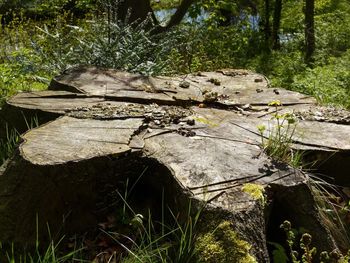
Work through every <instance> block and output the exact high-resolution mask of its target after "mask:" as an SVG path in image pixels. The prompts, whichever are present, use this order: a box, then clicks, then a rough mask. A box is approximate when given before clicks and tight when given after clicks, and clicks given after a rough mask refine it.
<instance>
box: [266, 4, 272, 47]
mask: <svg viewBox="0 0 350 263" xmlns="http://www.w3.org/2000/svg"><path fill="white" fill-rule="evenodd" d="M264 12H265V14H264V17H265V21H264V37H265V48H266V50H269V49H270V38H271V25H270V0H265V10H264Z"/></svg>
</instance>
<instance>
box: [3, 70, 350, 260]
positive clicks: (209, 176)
mask: <svg viewBox="0 0 350 263" xmlns="http://www.w3.org/2000/svg"><path fill="white" fill-rule="evenodd" d="M273 100H279V101H281V103H282V106H281V107H280V111H281V112H290V113H294V114H295V115H296V116H297V117H298V118H299V121H298V124H297V126H296V127H297V128H296V131H295V133H294V135H293V147H294V148H295V149H303V150H307V151H310V152H315V153H316V152H317V153H318V154H319V153H323V154H324V159H325V160H326V161H325V163H327V160H330V162H329V163H328V165H334V164H336V165H338V166H341V165H342V164H340V163H335V162H336V159H332V158H330V156H338V155H339V154H341V156H342V157H341V158H342V160H349V159H350V153H349V151H350V137H349V134H350V125H349V123H350V121H349V120H350V118H349V113H348V112H347V111H340V110H337V109H331V108H325V107H321V106H318V105H317V104H316V101H315V99H313V98H312V97H309V96H306V95H303V94H300V93H296V92H292V91H287V90H284V89H281V88H278V89H274V88H270V87H269V83H268V81H267V79H266V78H265V77H264V76H262V75H260V74H256V73H253V72H250V71H246V70H229V69H227V70H221V71H217V72H202V73H196V74H190V75H186V76H178V77H145V76H141V75H137V74H131V73H125V72H119V71H115V70H108V69H97V68H84V67H79V68H74V69H70V70H67V71H66V72H65V73H63V74H62V75H60V76H57V77H55V78H54V79H53V81H52V82H51V84H50V87H49V90H47V91H42V92H29V93H20V94H18V95H16V96H14V97H13V98H11V99H9V100H8V101H7V105H6V106H5V107H4V109H3V111H2V113H0V116H1V118H2V119H3V120H5V121H7V122H8V123H9V124H10V125H11V126H12V127H16V128H17V129H19V130H20V131H21V132H23V131H25V127H24V125H23V120H22V119H23V118H21V117H20V116H27V118H29V117H33V116H37V118H38V119H39V120H40V123H42V124H43V125H41V126H39V127H37V128H34V129H32V130H29V131H28V132H26V133H24V134H23V135H22V138H23V142H22V144H21V145H20V147H19V152H18V153H17V155H16V156H15V157H13V158H12V159H10V160H9V161H8V162H7V163H6V164H5V165H4V166H3V167H2V170H0V175H1V177H0V181H1V182H0V204H1V205H0V223H1V224H0V239H2V240H6V239H13V240H17V241H21V240H23V238H24V237H28V236H29V237H30V236H31V235H32V234H33V233H29V232H28V230H27V229H26V228H24V227H23V228H20V229H18V227H16V226H15V225H14V224H10V226H9V225H5V224H3V222H5V221H6V220H7V221H6V222H9V221H11V220H14V221H18V220H17V219H14V217H15V213H14V211H19V210H21V211H22V210H23V211H25V212H23V213H25V214H26V216H27V217H28V220H25V221H26V222H25V223H24V225H26V226H28V225H30V224H32V223H33V222H34V221H33V220H34V219H35V213H36V212H37V211H41V212H42V213H43V214H45V207H46V206H47V202H48V200H50V202H52V204H51V207H54V208H52V209H51V210H52V211H51V210H50V211H51V212H50V213H47V214H46V215H45V216H43V220H46V221H48V222H50V224H52V225H53V226H54V228H55V227H56V228H59V224H62V222H61V221H60V220H58V219H57V217H60V216H61V217H62V215H67V214H68V212H69V211H73V210H74V209H76V207H77V206H79V202H77V200H78V199H79V196H80V195H81V196H86V194H87V192H86V191H91V190H92V191H95V190H94V187H96V188H98V187H99V186H98V184H99V183H97V182H99V180H102V179H101V178H104V177H105V176H107V174H108V175H110V173H111V170H113V171H114V170H116V169H114V168H113V169H112V168H111V167H122V168H120V169H119V168H118V169H119V170H118V169H117V170H118V171H117V172H115V173H116V174H120V176H119V177H120V178H125V176H122V175H121V174H122V173H121V171H124V173H125V174H129V173H131V174H132V176H134V177H137V174H140V173H141V171H140V169H141V168H140V167H142V163H148V164H149V163H152V165H151V166H152V167H157V168H154V170H152V171H153V172H154V173H153V175H149V179H148V180H149V184H150V185H152V187H155V188H156V189H161V188H162V187H164V188H166V189H167V190H168V192H169V193H171V195H172V199H174V200H173V202H174V204H175V203H177V204H180V203H181V202H182V201H181V200H183V198H185V199H186V198H187V199H188V198H190V199H191V198H192V199H195V200H198V201H202V202H203V201H204V202H207V203H208V208H207V210H206V211H207V212H206V213H207V214H208V215H209V214H210V213H214V214H216V215H221V217H222V219H224V218H226V219H228V220H231V221H232V222H233V225H234V227H235V229H236V230H237V231H238V232H239V234H240V235H241V236H242V237H243V239H245V240H247V241H248V242H250V243H251V244H253V247H252V254H253V255H254V256H255V257H256V258H257V259H258V262H268V261H269V256H268V253H267V245H266V244H267V243H266V240H267V237H266V235H267V234H266V231H265V229H266V228H267V229H268V230H267V231H268V232H269V231H273V230H271V229H269V228H272V226H271V225H269V220H265V218H269V214H266V210H265V209H264V206H269V207H270V208H271V209H278V207H279V205H280V204H283V205H285V206H286V207H284V208H283V209H282V210H283V211H284V212H283V213H286V216H287V214H288V216H290V217H292V218H286V219H290V220H292V221H293V220H294V222H293V224H295V225H297V226H300V227H301V226H303V227H306V226H307V227H308V228H309V229H308V230H309V231H310V232H311V233H312V234H313V239H314V242H315V244H317V245H318V249H320V250H323V249H329V248H333V247H336V246H337V245H336V243H335V240H334V239H333V237H332V233H330V231H329V229H328V228H327V227H326V225H325V223H324V221H322V220H321V217H320V215H319V212H318V210H317V209H316V203H315V198H314V196H313V193H312V191H311V190H310V187H309V184H310V181H309V180H310V179H309V175H308V174H307V173H305V172H302V171H299V170H297V169H293V168H291V167H289V166H288V165H286V164H282V163H279V162H276V161H274V160H272V159H271V158H270V157H268V156H267V155H266V154H265V153H264V152H263V150H262V148H261V139H262V138H261V135H260V134H259V132H258V129H257V127H258V125H261V124H264V125H266V127H269V125H270V126H271V122H272V120H271V117H272V116H273V114H275V113H276V112H275V107H273V106H268V104H269V103H270V102H271V101H273ZM332 111H333V112H338V114H337V117H334V115H332V114H331V112H332ZM11 116H17V118H15V119H13V118H10V117H11ZM28 116H29V117H28ZM58 116H60V117H58ZM57 117H58V118H57ZM48 121H49V122H48ZM0 128H2V130H1V132H2V133H4V125H3V126H2V127H0ZM265 136H268V135H266V134H265ZM0 137H4V136H3V134H2V136H0ZM339 156H340V155H339ZM135 160H137V161H135ZM332 161H334V163H332ZM344 163H345V162H344ZM343 165H345V164H343ZM342 167H343V166H342ZM344 167H345V166H344ZM321 168H322V167H321ZM321 168H320V169H321ZM323 168H324V169H325V170H327V168H326V166H323ZM29 171H30V174H29ZM160 171H162V172H160ZM28 176H31V177H33V178H35V180H32V181H31V180H29V179H28V178H27V177H28ZM331 176H333V177H335V180H338V181H339V182H345V180H344V177H345V176H346V172H345V170H344V169H342V168H339V169H338V172H337V174H332V175H331ZM119 177H117V176H116V177H115V180H118V178H119ZM67 178H69V179H67ZM81 181H84V182H83V183H81V187H79V186H78V185H79V182H81ZM91 182H94V183H92V184H91ZM246 183H254V184H258V185H262V186H263V187H264V188H265V191H266V194H267V196H268V198H267V199H265V200H258V199H256V198H255V197H254V196H252V195H250V194H249V193H246V192H244V191H242V187H243V186H244V184H246ZM38 184H40V186H38ZM46 184H50V191H49V192H48V191H36V188H37V187H46V186H45V185H46ZM159 184H160V185H159ZM155 185H157V186H155ZM9 187H10V188H9ZM11 187H12V188H11ZM73 188H76V189H75V193H70V194H69V195H68V196H63V195H65V194H66V193H67V189H73ZM9 189H13V190H12V191H11V190H9ZM30 189H32V191H31V190H30ZM28 195H30V196H31V197H30V199H31V200H33V201H34V200H35V201H36V202H37V203H35V206H34V207H33V206H29V207H26V205H28V202H27V201H26V202H24V201H21V200H26V198H28V197H27V196H28ZM41 199H46V201H45V202H41V201H40V200H41ZM97 199H98V196H97V195H93V197H89V198H87V199H86V200H85V204H84V205H83V206H84V207H85V206H86V207H87V208H86V209H85V208H84V209H83V208H81V207H80V209H78V210H79V211H80V213H81V214H80V215H77V214H74V215H72V216H71V217H70V219H69V220H68V221H67V222H69V224H70V226H71V227H69V226H67V229H69V230H70V231H73V230H72V229H73V227H72V226H76V225H78V222H79V220H81V217H85V218H86V219H87V220H85V221H84V222H85V223H84V224H85V225H84V224H81V225H80V227H79V229H84V228H87V227H89V226H91V224H93V223H94V220H95V219H94V216H93V213H92V211H90V210H89V209H90V208H91V207H93V206H94V202H96V200H97ZM159 202H160V201H159ZM82 203H83V201H82ZM2 204H3V205H2ZM179 206H180V207H181V205H179ZM88 208H89V209H88ZM35 210H37V211H35ZM213 211H215V212H213ZM270 214H271V213H270ZM272 214H273V213H272ZM61 217H60V218H61ZM33 218H34V219H33ZM90 219H91V220H90ZM18 224H20V223H18ZM32 230H35V229H32ZM315 233H317V234H315ZM314 234H315V235H314ZM338 245H339V244H338Z"/></svg>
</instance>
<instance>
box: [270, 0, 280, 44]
mask: <svg viewBox="0 0 350 263" xmlns="http://www.w3.org/2000/svg"><path fill="white" fill-rule="evenodd" d="M281 11H282V0H276V1H275V10H274V15H273V29H272V48H273V49H280V47H281V45H280V38H279V35H278V34H279V30H280V25H281Z"/></svg>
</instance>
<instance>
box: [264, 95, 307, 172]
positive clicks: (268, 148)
mask: <svg viewBox="0 0 350 263" xmlns="http://www.w3.org/2000/svg"><path fill="white" fill-rule="evenodd" d="M269 106H272V107H275V113H274V114H273V116H272V118H271V121H269V124H268V127H266V126H265V125H259V126H258V131H259V133H260V138H261V145H262V148H263V150H264V152H265V153H266V154H267V155H268V156H270V157H272V158H273V159H275V160H278V161H281V162H285V163H288V164H289V165H291V166H292V167H294V168H301V166H302V152H299V151H295V150H293V149H292V143H293V139H292V138H293V135H294V133H295V129H296V127H297V120H296V117H295V116H294V115H293V114H292V113H284V114H281V113H280V112H279V108H278V107H279V106H281V102H280V101H272V102H271V103H269ZM266 132H267V134H266Z"/></svg>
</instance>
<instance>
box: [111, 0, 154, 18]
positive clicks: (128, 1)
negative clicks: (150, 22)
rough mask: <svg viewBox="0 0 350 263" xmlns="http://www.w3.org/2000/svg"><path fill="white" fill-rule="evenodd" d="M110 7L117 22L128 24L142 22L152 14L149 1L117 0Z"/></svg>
mask: <svg viewBox="0 0 350 263" xmlns="http://www.w3.org/2000/svg"><path fill="white" fill-rule="evenodd" d="M111 7H112V8H113V12H116V13H117V20H119V21H122V22H125V23H128V24H129V23H134V22H136V21H139V22H142V21H144V20H145V19H147V17H148V16H149V15H150V14H153V10H152V7H151V2H150V0H123V1H121V0H117V1H114V5H111Z"/></svg>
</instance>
